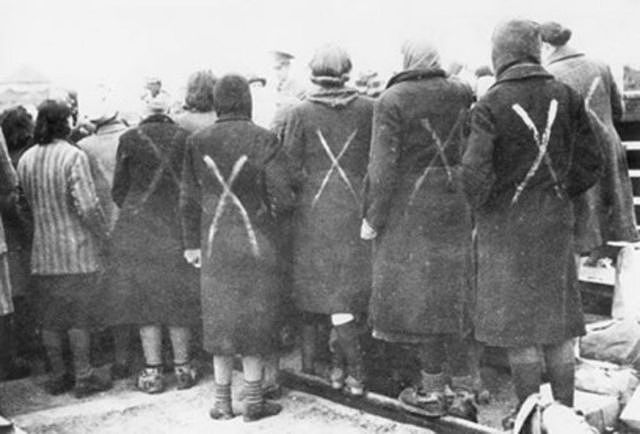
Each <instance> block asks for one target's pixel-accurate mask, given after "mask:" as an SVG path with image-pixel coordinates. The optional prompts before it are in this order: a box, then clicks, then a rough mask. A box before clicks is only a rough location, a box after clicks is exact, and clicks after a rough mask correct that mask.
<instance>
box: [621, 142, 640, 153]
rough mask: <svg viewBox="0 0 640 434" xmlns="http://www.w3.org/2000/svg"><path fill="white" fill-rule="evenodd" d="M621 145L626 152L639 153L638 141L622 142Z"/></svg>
mask: <svg viewBox="0 0 640 434" xmlns="http://www.w3.org/2000/svg"><path fill="white" fill-rule="evenodd" d="M622 145H623V146H624V147H625V148H626V149H627V151H640V141H624V142H622Z"/></svg>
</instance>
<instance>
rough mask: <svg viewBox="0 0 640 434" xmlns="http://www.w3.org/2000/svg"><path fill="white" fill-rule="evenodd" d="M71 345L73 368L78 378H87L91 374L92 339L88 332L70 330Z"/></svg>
mask: <svg viewBox="0 0 640 434" xmlns="http://www.w3.org/2000/svg"><path fill="white" fill-rule="evenodd" d="M67 334H68V335H69V344H70V346H71V353H72V354H73V368H74V370H75V374H76V378H80V377H86V376H87V375H89V374H90V373H91V338H90V335H89V331H88V330H84V329H70V330H69V331H68V332H67Z"/></svg>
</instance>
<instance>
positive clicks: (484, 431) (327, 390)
mask: <svg viewBox="0 0 640 434" xmlns="http://www.w3.org/2000/svg"><path fill="white" fill-rule="evenodd" d="M281 374H282V377H281V378H282V381H283V385H284V386H285V387H288V388H291V389H295V390H299V391H301V392H305V393H310V394H312V395H317V396H319V397H322V398H325V399H328V400H330V401H333V402H337V403H339V404H342V405H346V406H348V407H352V408H356V409H358V410H361V411H364V412H366V413H371V414H375V415H377V416H381V417H384V418H387V419H391V420H395V421H396V422H400V423H406V424H410V425H415V426H419V427H421V428H427V429H430V430H433V431H435V432H436V433H438V434H505V433H506V432H507V431H499V430H495V429H493V428H489V427H486V426H484V425H480V424H478V423H474V422H470V421H467V420H464V419H459V418H456V417H451V416H444V417H441V418H432V417H428V416H426V415H425V413H424V412H423V411H421V410H420V409H417V408H414V407H411V406H408V405H405V404H403V403H402V402H400V401H398V400H397V399H393V398H389V397H387V396H384V395H380V394H378V393H373V392H366V393H365V396H363V397H360V398H357V397H353V396H349V395H347V394H344V393H342V392H341V391H338V390H334V389H332V388H331V385H330V384H329V383H328V382H326V381H325V380H323V379H321V378H318V377H314V376H311V375H306V374H303V373H298V372H292V371H290V370H283V371H281Z"/></svg>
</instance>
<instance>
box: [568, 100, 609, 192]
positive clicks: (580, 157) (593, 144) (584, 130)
mask: <svg viewBox="0 0 640 434" xmlns="http://www.w3.org/2000/svg"><path fill="white" fill-rule="evenodd" d="M569 91H570V95H571V96H570V98H571V107H572V109H573V112H572V113H571V116H572V119H573V132H574V134H573V138H574V140H573V152H572V161H571V165H570V167H569V171H568V174H567V181H566V189H567V194H569V196H571V197H574V196H577V195H579V194H581V193H583V192H585V191H586V190H588V189H589V187H591V186H592V185H594V184H595V183H596V182H597V181H598V180H599V179H600V177H601V176H602V173H603V170H604V155H603V152H602V148H601V146H600V145H599V142H598V138H597V137H596V135H595V133H594V132H593V130H592V128H591V122H590V121H589V117H588V115H587V112H586V110H585V107H584V103H583V102H582V98H581V97H580V95H578V94H577V93H576V92H574V91H573V90H571V89H570V90H569Z"/></svg>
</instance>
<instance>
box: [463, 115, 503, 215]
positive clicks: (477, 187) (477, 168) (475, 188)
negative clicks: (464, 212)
mask: <svg viewBox="0 0 640 434" xmlns="http://www.w3.org/2000/svg"><path fill="white" fill-rule="evenodd" d="M495 140H496V131H495V121H494V119H493V116H492V114H491V111H490V110H489V109H488V108H487V107H486V106H484V105H482V104H478V105H476V106H475V107H474V109H473V110H472V112H471V124H470V133H469V138H468V140H467V147H466V150H465V152H464V154H463V156H462V186H463V189H464V192H465V194H466V196H467V200H468V201H469V203H470V204H471V206H472V207H473V208H476V209H477V208H480V207H481V206H482V205H483V204H484V203H485V202H486V201H487V199H488V198H489V195H490V193H491V190H492V189H493V185H494V184H495V181H496V174H495V169H494V167H493V151H494V146H495Z"/></svg>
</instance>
